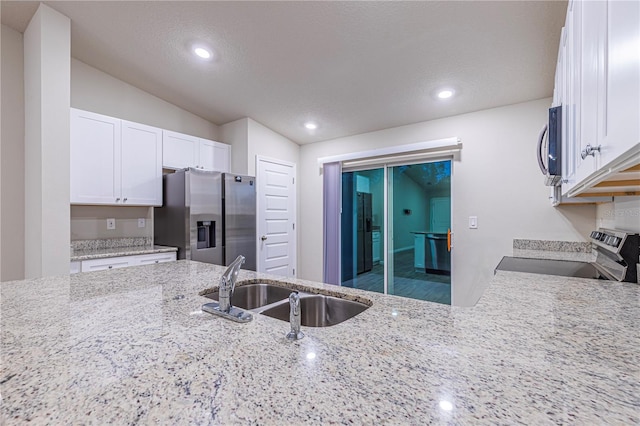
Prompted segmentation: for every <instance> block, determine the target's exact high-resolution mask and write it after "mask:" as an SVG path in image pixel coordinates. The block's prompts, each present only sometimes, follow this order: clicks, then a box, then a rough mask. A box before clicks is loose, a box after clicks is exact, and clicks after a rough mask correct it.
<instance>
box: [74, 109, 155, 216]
mask: <svg viewBox="0 0 640 426" xmlns="http://www.w3.org/2000/svg"><path fill="white" fill-rule="evenodd" d="M70 150H71V203H72V204H109V205H138V206H158V205H162V130H161V129H157V128H155V127H151V126H145V125H143V124H138V123H131V122H128V121H123V120H120V119H117V118H113V117H108V116H105V115H101V114H95V113H92V112H87V111H81V110H77V109H74V108H72V109H71V144H70Z"/></svg>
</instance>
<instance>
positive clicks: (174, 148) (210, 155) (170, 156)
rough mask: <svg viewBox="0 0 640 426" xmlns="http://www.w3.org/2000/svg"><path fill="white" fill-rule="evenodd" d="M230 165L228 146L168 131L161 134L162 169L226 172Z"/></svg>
mask: <svg viewBox="0 0 640 426" xmlns="http://www.w3.org/2000/svg"><path fill="white" fill-rule="evenodd" d="M230 163H231V146H230V145H227V144H223V143H220V142H215V141H211V140H208V139H203V138H198V137H196V136H190V135H185V134H182V133H177V132H172V131H169V130H164V131H163V132H162V166H163V167H164V168H167V169H176V170H178V169H184V168H187V167H195V168H196V169H201V170H215V171H218V172H228V171H229V165H230Z"/></svg>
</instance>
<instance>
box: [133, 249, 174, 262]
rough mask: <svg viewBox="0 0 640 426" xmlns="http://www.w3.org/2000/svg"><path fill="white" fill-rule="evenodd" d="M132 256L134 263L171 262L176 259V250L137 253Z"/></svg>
mask: <svg viewBox="0 0 640 426" xmlns="http://www.w3.org/2000/svg"><path fill="white" fill-rule="evenodd" d="M132 257H134V258H135V260H134V263H135V264H136V265H150V264H153V263H165V262H173V261H175V260H176V252H171V253H153V254H139V255H137V256H132Z"/></svg>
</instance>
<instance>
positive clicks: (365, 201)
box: [356, 192, 373, 274]
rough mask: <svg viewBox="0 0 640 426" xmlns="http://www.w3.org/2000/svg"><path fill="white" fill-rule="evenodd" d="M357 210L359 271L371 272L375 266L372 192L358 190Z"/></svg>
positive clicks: (359, 272) (360, 272)
mask: <svg viewBox="0 0 640 426" xmlns="http://www.w3.org/2000/svg"><path fill="white" fill-rule="evenodd" d="M356 211H357V220H358V223H357V228H356V230H357V234H356V237H357V253H358V258H357V273H358V274H362V273H363V272H369V271H370V270H371V269H372V268H373V250H372V245H373V237H372V236H373V234H372V227H371V226H372V225H371V194H369V193H366V192H358V193H357V200H356Z"/></svg>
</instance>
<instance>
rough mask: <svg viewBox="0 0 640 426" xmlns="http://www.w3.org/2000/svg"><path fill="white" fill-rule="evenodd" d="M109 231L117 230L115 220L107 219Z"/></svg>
mask: <svg viewBox="0 0 640 426" xmlns="http://www.w3.org/2000/svg"><path fill="white" fill-rule="evenodd" d="M107 229H116V220H115V219H107Z"/></svg>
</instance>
